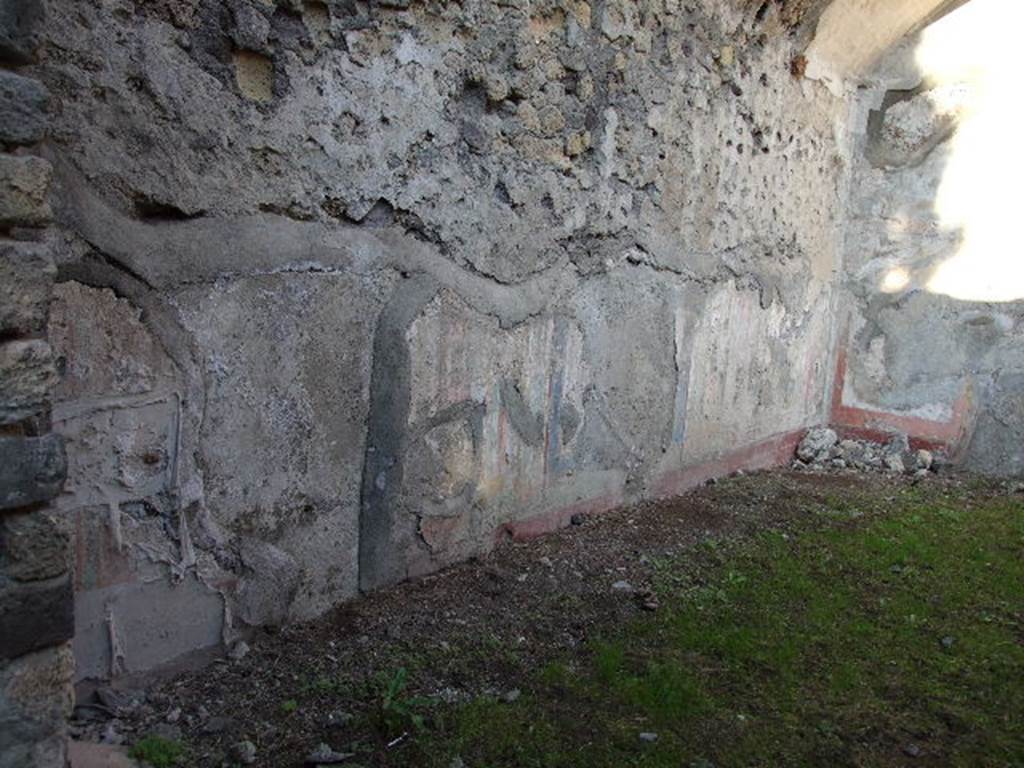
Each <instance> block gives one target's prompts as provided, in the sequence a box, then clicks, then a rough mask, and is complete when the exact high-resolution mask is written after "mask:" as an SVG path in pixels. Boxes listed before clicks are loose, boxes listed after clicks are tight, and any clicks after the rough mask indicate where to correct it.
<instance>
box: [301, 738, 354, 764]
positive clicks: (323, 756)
mask: <svg viewBox="0 0 1024 768" xmlns="http://www.w3.org/2000/svg"><path fill="white" fill-rule="evenodd" d="M350 757H355V752H335V751H334V750H333V749H331V748H330V746H328V745H327V744H324V743H323V742H320V743H319V744H317V745H316V749H314V750H313V751H312V752H310V753H309V755H307V756H306V765H334V764H335V763H342V762H344V761H345V760H348V759H349V758H350Z"/></svg>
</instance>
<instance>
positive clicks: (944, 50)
mask: <svg viewBox="0 0 1024 768" xmlns="http://www.w3.org/2000/svg"><path fill="white" fill-rule="evenodd" d="M1022 21H1024V6H1021V5H1020V4H1017V3H1005V2H1000V0H972V2H969V3H967V4H966V5H963V6H962V7H959V8H958V9H957V10H955V11H954V12H952V13H950V14H949V15H947V16H945V17H944V18H942V19H940V20H939V21H937V22H935V23H934V24H932V25H931V26H929V27H927V28H926V29H924V30H923V31H922V32H921V33H920V34H919V35H917V36H916V37H914V38H911V39H910V40H908V41H907V42H906V44H903V45H900V46H897V47H896V49H894V50H893V51H891V52H890V53H889V54H887V55H886V56H885V57H884V58H883V59H882V60H881V62H880V63H879V64H878V66H877V67H876V69H875V71H874V72H873V74H872V77H871V81H872V84H871V85H872V88H871V90H868V91H867V92H866V93H867V95H866V96H863V97H862V108H863V111H862V116H863V117H862V125H864V130H863V134H862V136H861V139H860V149H861V151H860V152H858V153H855V158H854V168H853V178H852V184H853V187H852V193H851V200H850V225H849V228H848V231H847V239H846V243H847V245H846V262H845V263H846V270H847V288H848V290H849V291H850V292H851V293H852V295H853V299H854V301H853V310H852V313H851V319H850V326H849V329H850V330H849V333H850V335H849V341H848V347H847V348H846V349H844V350H841V351H840V354H839V374H840V375H838V376H837V384H836V392H835V395H834V399H833V420H834V421H836V422H837V423H838V424H840V425H843V426H846V427H848V428H851V429H853V430H854V431H857V430H867V431H871V430H873V429H881V430H884V429H890V428H899V429H903V430H905V431H908V432H910V433H911V435H913V436H915V437H917V438H918V439H919V440H920V441H921V442H926V443H932V444H936V443H937V444H940V445H941V444H945V445H947V446H948V447H950V448H952V449H954V450H955V451H957V452H958V453H959V454H960V456H961V458H962V459H963V460H964V461H965V463H966V464H967V465H968V466H970V467H972V468H976V469H981V470H984V471H988V472H995V473H999V474H1015V473H1019V472H1021V471H1024V452H1022V451H1021V450H1020V449H1019V448H1018V446H1019V445H1021V440H1022V438H1024V344H1022V341H1024V339H1022V335H1024V303H1022V300H1024V259H1022V257H1024V254H1022V253H1021V245H1020V238H1019V236H1017V233H1016V232H1015V228H1016V226H1017V222H1016V216H1015V215H1014V214H1015V212H1016V211H1015V208H1016V207H1017V205H1016V199H1017V196H1016V195H1015V193H1014V182H1016V180H1017V179H1019V178H1020V176H1021V171H1024V160H1022V157H1021V155H1020V153H1019V152H1016V151H1014V149H1013V147H1014V141H1013V138H1014V134H1015V132H1016V131H1017V130H1018V126H1019V125H1020V117H1021V111H1022V108H1021V105H1020V102H1019V100H1018V99H1015V98H1013V94H1014V93H1015V91H1016V89H1017V86H1018V83H1017V82H1016V80H1017V77H1018V73H1019V71H1020V66H1019V56H1020V54H1019V52H1018V50H1017V45H1016V42H1015V40H1014V37H1013V35H1014V31H1015V30H1016V29H1019V26H1018V25H1019V23H1020V22H1022ZM864 113H867V114H864Z"/></svg>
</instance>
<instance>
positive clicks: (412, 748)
mask: <svg viewBox="0 0 1024 768" xmlns="http://www.w3.org/2000/svg"><path fill="white" fill-rule="evenodd" d="M968 493H969V491H965V496H964V497H962V498H951V497H943V496H940V495H939V494H937V493H935V494H932V495H931V496H929V495H928V494H927V493H926V492H923V491H918V490H916V489H910V490H906V491H903V492H901V495H900V496H899V498H898V499H895V500H893V501H892V504H890V505H889V506H890V509H891V510H892V511H891V512H887V513H886V514H885V515H879V514H871V510H866V511H865V510H864V509H862V508H860V507H858V504H857V502H856V500H855V499H850V498H838V497H837V498H827V499H825V500H824V501H823V502H822V505H821V508H820V509H818V510H817V511H816V512H813V513H812V515H809V517H815V518H816V519H817V520H818V521H819V522H820V521H821V520H822V519H826V520H829V521H831V522H830V523H829V524H828V525H826V526H824V527H822V526H821V525H818V526H817V527H812V526H808V530H806V531H804V532H802V533H799V534H797V535H795V536H787V535H783V534H780V533H765V534H764V535H762V536H760V537H758V538H757V539H756V540H754V541H748V542H747V543H746V544H741V545H736V546H730V545H725V544H716V545H713V546H705V547H702V548H700V549H699V550H698V551H696V552H693V553H690V554H689V555H688V556H687V559H686V561H685V562H684V561H681V560H680V561H672V560H664V561H658V562H657V563H656V567H655V575H656V578H655V584H656V587H657V591H658V593H659V599H660V601H661V608H660V609H659V610H658V611H657V612H656V613H653V614H646V615H642V616H638V617H637V618H635V619H633V620H631V621H629V622H627V623H625V624H623V625H621V626H619V627H617V628H616V629H615V631H614V632H613V633H611V634H608V635H607V636H604V637H601V638H598V639H594V640H592V641H591V642H590V643H589V644H588V645H587V646H586V648H585V649H583V651H581V652H580V653H579V654H577V655H575V656H572V657H568V656H567V657H566V658H564V659H561V660H559V661H555V662H551V663H548V664H546V665H545V666H543V667H542V668H540V669H538V670H537V671H536V673H535V674H534V675H533V677H532V679H530V680H528V681H524V684H523V685H522V686H521V687H522V688H523V691H524V693H523V696H522V697H521V698H519V699H518V700H516V701H515V702H512V703H502V702H499V701H495V700H494V699H493V698H490V699H488V698H481V699H478V700H475V701H473V702H470V703H468V704H465V705H461V706H452V707H446V708H445V707H441V708H439V709H440V710H441V711H440V712H438V713H437V714H436V718H435V719H436V724H435V727H433V728H432V729H431V730H430V731H429V732H428V733H427V734H425V735H423V736H421V737H419V738H417V739H416V740H415V741H414V742H412V743H411V744H410V745H409V747H408V748H407V749H405V750H404V751H403V752H402V753H401V755H395V757H396V759H397V758H401V760H403V761H406V762H396V763H395V764H408V765H422V766H447V765H448V764H449V762H450V761H451V760H452V758H453V757H454V756H456V755H458V756H461V757H462V758H463V760H464V761H465V763H466V764H467V765H473V766H488V767H490V768H502V767H506V766H507V767H510V768H511V767H519V766H522V768H542V767H546V766H587V767H588V768H601V767H603V766H608V768H611V767H612V766H616V768H617V767H619V766H651V767H657V766H672V767H673V768H679V766H706V765H712V764H713V765H716V766H719V768H721V767H722V766H755V765H787V766H788V765H793V766H797V765H801V766H802V765H837V766H891V765H894V764H895V765H899V764H904V763H908V762H914V760H915V759H916V763H917V764H929V765H943V766H1022V765H1024V509H1022V507H1021V505H1020V503H1019V502H1015V501H1013V500H1012V499H1009V498H994V499H987V500H984V501H982V502H979V503H973V502H971V501H970V500H969V496H968V495H967V494H968ZM695 564H696V565H697V566H698V567H697V573H698V575H699V578H697V579H694V578H693V573H694V570H695ZM684 571H685V574H684ZM401 682H402V684H403V685H404V680H403V681H401ZM401 714H402V716H403V717H404V716H405V713H401ZM641 732H654V733H657V734H658V738H657V740H656V741H654V742H644V741H641V739H640V738H639V734H640V733H641Z"/></svg>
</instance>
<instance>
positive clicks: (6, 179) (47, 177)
mask: <svg viewBox="0 0 1024 768" xmlns="http://www.w3.org/2000/svg"><path fill="white" fill-rule="evenodd" d="M52 178H53V167H52V166H51V165H50V164H49V163H48V162H46V161H45V160H43V159H42V158H41V157H26V156H15V155H0V227H41V226H44V225H46V224H48V223H49V222H50V220H51V219H52V218H53V211H52V210H51V209H50V201H49V194H50V181H51V179H52Z"/></svg>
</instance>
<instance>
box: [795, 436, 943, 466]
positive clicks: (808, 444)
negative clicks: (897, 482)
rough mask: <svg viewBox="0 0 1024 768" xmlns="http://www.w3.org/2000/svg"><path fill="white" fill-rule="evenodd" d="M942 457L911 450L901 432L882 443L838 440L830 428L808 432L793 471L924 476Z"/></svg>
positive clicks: (908, 442) (919, 450) (802, 442)
mask: <svg viewBox="0 0 1024 768" xmlns="http://www.w3.org/2000/svg"><path fill="white" fill-rule="evenodd" d="M944 463H945V456H943V455H942V454H941V453H940V454H935V453H933V452H932V451H927V450H924V449H917V450H913V449H912V448H911V447H910V439H909V438H908V437H907V436H906V435H905V434H903V433H901V432H898V433H895V434H893V435H892V436H891V437H890V438H889V441H888V442H886V443H877V442H872V441H870V440H852V439H844V440H840V439H839V435H838V434H837V433H836V431H835V430H834V429H830V428H828V427H814V428H813V429H809V430H808V431H807V434H806V435H804V438H803V440H801V441H800V445H798V446H797V449H796V458H795V459H794V460H793V463H792V467H793V469H846V468H852V469H860V470H878V471H883V472H891V473H894V474H908V475H915V474H916V475H926V474H928V473H929V472H935V471H938V469H939V467H941V466H942V465H943V464H944Z"/></svg>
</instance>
